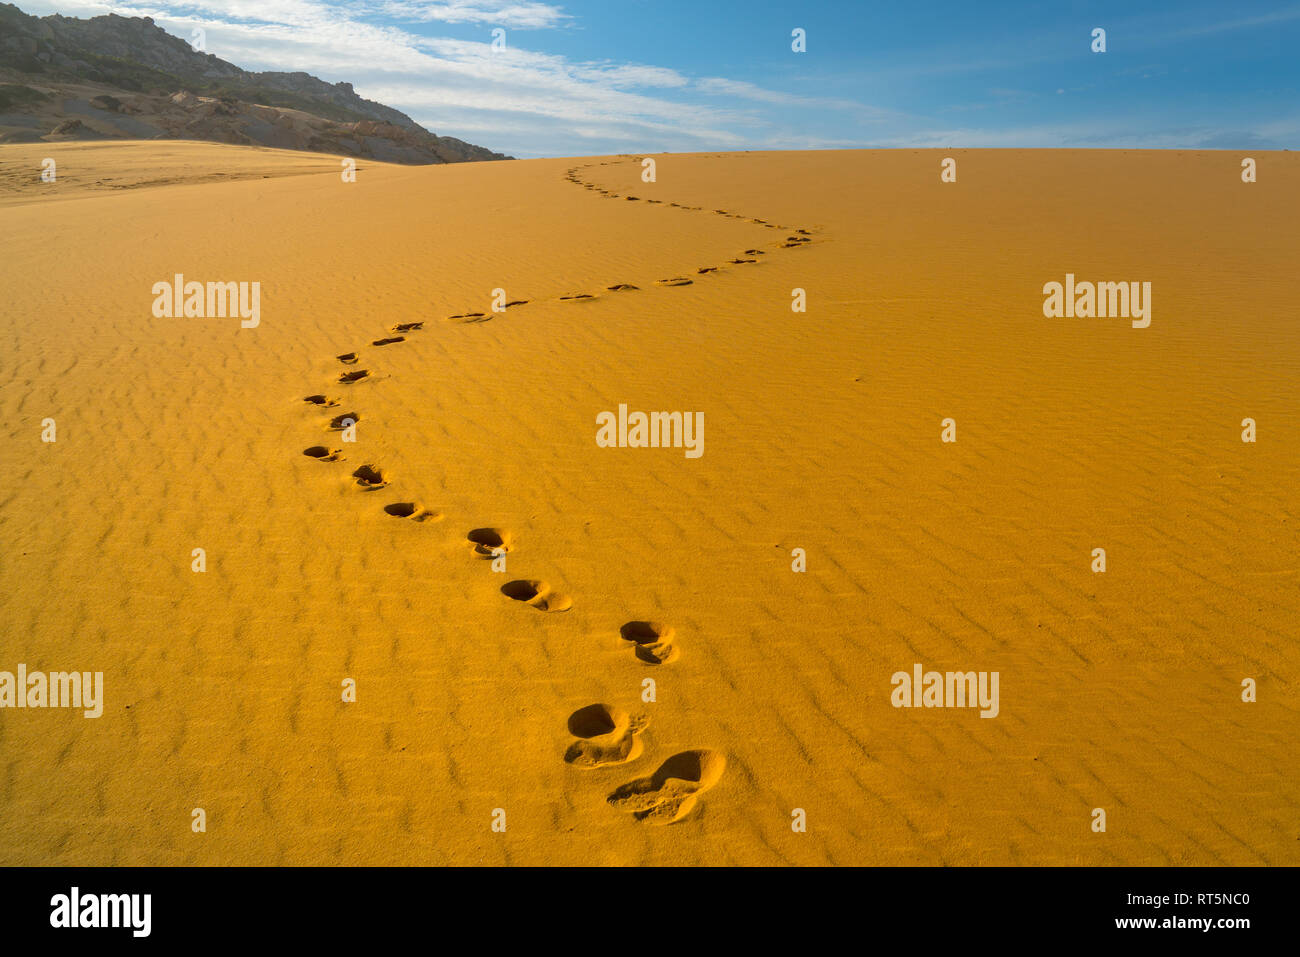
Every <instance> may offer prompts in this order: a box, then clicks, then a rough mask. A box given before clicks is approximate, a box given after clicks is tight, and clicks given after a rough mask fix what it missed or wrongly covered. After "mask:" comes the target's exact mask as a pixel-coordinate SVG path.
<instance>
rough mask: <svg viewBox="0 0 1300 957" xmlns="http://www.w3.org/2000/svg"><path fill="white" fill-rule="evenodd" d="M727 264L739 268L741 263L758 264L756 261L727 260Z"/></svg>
mask: <svg viewBox="0 0 1300 957" xmlns="http://www.w3.org/2000/svg"><path fill="white" fill-rule="evenodd" d="M727 262H729V263H731V264H732V265H734V266H739V265H741V264H742V263H756V262H758V260H757V259H728V260H727Z"/></svg>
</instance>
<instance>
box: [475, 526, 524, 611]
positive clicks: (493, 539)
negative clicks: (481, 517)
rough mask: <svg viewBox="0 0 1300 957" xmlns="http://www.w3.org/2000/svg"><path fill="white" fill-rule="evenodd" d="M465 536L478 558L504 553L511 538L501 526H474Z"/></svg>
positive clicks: (493, 556) (508, 547)
mask: <svg viewBox="0 0 1300 957" xmlns="http://www.w3.org/2000/svg"><path fill="white" fill-rule="evenodd" d="M465 538H466V539H468V540H469V543H470V545H471V546H473V550H474V554H475V555H478V556H479V557H480V558H496V557H497V556H498V555H504V554H505V553H506V552H508V551H510V544H511V541H512V540H513V538H512V536H511V534H510V533H509V532H507V531H506V530H505V529H503V528H476V529H474V530H473V531H472V532H470V533H469V534H468V535H466V536H465ZM511 597H513V596H511Z"/></svg>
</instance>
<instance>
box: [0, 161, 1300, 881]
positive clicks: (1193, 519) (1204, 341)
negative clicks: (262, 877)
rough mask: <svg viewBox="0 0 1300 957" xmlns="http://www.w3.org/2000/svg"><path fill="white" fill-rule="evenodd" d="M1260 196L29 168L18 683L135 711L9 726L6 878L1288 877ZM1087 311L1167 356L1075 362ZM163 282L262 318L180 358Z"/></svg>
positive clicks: (999, 166) (3, 232) (1291, 357)
mask: <svg viewBox="0 0 1300 957" xmlns="http://www.w3.org/2000/svg"><path fill="white" fill-rule="evenodd" d="M946 155H952V156H955V157H956V158H957V160H958V164H959V170H960V172H959V177H958V182H957V183H953V184H941V183H940V180H939V163H940V159H941V158H942V157H943V156H946ZM45 156H53V157H55V158H56V159H57V161H58V169H59V179H58V182H57V183H55V184H48V183H41V182H40V181H39V170H40V164H41V159H42V158H44V157H45ZM1257 158H1258V159H1259V161H1260V169H1261V173H1260V179H1259V182H1258V183H1256V184H1252V185H1247V184H1243V183H1242V182H1241V181H1240V178H1239V162H1240V157H1239V156H1238V155H1237V154H1231V153H1217V152H1186V153H1182V152H1143V151H1133V152H1126V151H1017V150H1001V151H955V152H945V153H940V152H936V151H922V150H915V151H844V152H815V153H754V154H748V153H741V154H719V155H666V156H658V157H655V159H656V161H657V177H656V181H655V182H653V183H646V182H643V181H642V179H641V171H642V166H641V157H639V156H636V157H632V156H628V157H591V158H576V159H566V160H537V161H526V162H512V163H493V164H463V165H448V166H439V167H431V168H409V167H394V166H385V165H382V164H366V165H363V166H362V168H361V170H360V172H359V174H358V181H357V182H356V183H354V184H346V183H343V182H342V181H341V179H340V176H339V166H338V162H337V158H335V157H326V156H312V155H304V154H297V153H288V154H281V153H276V152H274V151H268V150H251V149H242V148H236V147H225V146H211V145H202V144H176V143H152V142H151V143H133V144H111V145H100V144H95V145H86V144H67V145H59V146H52V145H51V144H36V145H33V146H9V147H4V148H3V149H0V167H2V168H3V169H4V170H5V172H6V177H5V179H6V182H7V183H8V184H9V185H8V186H7V187H6V189H5V190H4V191H3V192H2V193H0V203H2V204H3V205H4V206H5V209H4V212H3V216H2V217H0V264H2V265H0V273H2V274H3V278H4V296H3V303H4V305H3V310H2V311H0V352H2V353H3V355H4V356H5V357H6V360H7V361H6V362H5V363H4V368H3V372H2V374H0V375H2V377H0V411H2V412H3V423H4V424H3V427H2V428H3V433H4V440H3V443H0V454H2V456H3V465H4V469H3V472H4V475H5V476H6V479H7V481H6V487H5V489H4V490H3V491H0V621H3V622H4V625H5V627H4V635H5V639H4V655H3V660H0V670H13V668H15V667H16V665H17V664H18V663H19V662H24V663H26V665H27V666H28V667H29V668H31V669H33V670H35V669H42V670H47V671H52V670H62V669H77V670H89V671H102V672H103V673H104V685H105V699H106V700H105V703H104V714H103V716H102V717H101V718H98V719H86V718H83V717H82V716H81V714H80V713H79V712H76V713H74V712H71V711H66V710H58V711H56V710H37V709H27V710H5V711H3V712H0V744H2V747H3V751H4V754H5V762H4V771H3V774H0V863H5V864H38V863H53V864H109V863H112V864H146V863H155V864H308V863H367V864H388V863H401V864H416V863H428V864H478V863H485V864H507V863H510V864H544V863H557V864H578V863H583V864H589V863H599V864H635V863H660V864H676V863H708V864H775V863H798V864H815V863H836V864H857V863H863V864H866V863H872V864H904V863H922V864H954V865H961V864H1006V863H1011V864H1067V863H1085V864H1148V863H1150V864H1245V865H1253V864H1266V863H1267V864H1295V863H1300V830H1297V823H1296V822H1297V820H1298V818H1300V814H1298V812H1300V795H1298V793H1297V787H1296V769H1297V767H1300V744H1297V736H1296V734H1295V729H1296V728H1297V727H1300V722H1298V721H1297V708H1296V704H1295V690H1296V684H1295V682H1296V668H1297V664H1300V651H1297V644H1296V641H1295V635H1294V629H1295V622H1296V620H1297V617H1298V615H1297V612H1300V567H1298V564H1297V558H1296V556H1297V554H1298V553H1300V552H1298V548H1297V546H1300V533H1298V531H1297V524H1298V522H1300V510H1298V509H1297V502H1298V499H1297V497H1296V492H1295V490H1296V488H1297V487H1300V458H1297V456H1296V453H1295V449H1296V448H1297V439H1298V438H1300V435H1298V432H1300V417H1298V416H1297V413H1296V409H1297V407H1298V406H1297V402H1298V400H1300V333H1298V332H1297V329H1296V325H1295V321H1294V320H1295V317H1294V303H1295V302H1296V301H1297V300H1298V298H1300V280H1298V279H1297V278H1296V271H1295V261H1296V256H1297V253H1298V252H1300V248H1298V246H1300V244H1297V241H1296V239H1295V231H1294V225H1293V224H1294V222H1295V221H1296V218H1297V215H1298V214H1300V208H1298V207H1300V188H1297V187H1300V160H1297V159H1296V158H1295V157H1294V156H1292V155H1291V154H1285V153H1279V154H1260V155H1259V156H1258V157H1257ZM24 170H25V171H27V173H25V174H23V175H26V177H27V178H26V179H23V178H22V176H20V175H18V172H17V171H24ZM110 184H111V185H114V186H116V187H120V188H111V189H110V188H108V187H109V185H110ZM1067 272H1069V273H1072V274H1074V275H1077V276H1078V277H1079V278H1080V279H1081V280H1082V279H1085V278H1086V279H1096V280H1107V281H1108V280H1123V281H1128V280H1144V281H1150V282H1151V283H1152V289H1153V294H1152V303H1153V305H1152V321H1151V324H1150V326H1149V327H1147V328H1142V329H1138V328H1133V327H1132V326H1131V325H1130V323H1129V322H1128V321H1126V320H1116V319H1088V318H1070V319H1066V318H1059V319H1056V318H1053V319H1049V318H1045V317H1044V315H1043V311H1042V306H1043V294H1042V288H1043V285H1044V283H1046V282H1049V281H1053V280H1057V281H1059V280H1061V279H1062V277H1064V276H1065V274H1066V273H1067ZM177 273H181V274H184V275H185V276H186V277H187V278H192V279H194V280H198V281H204V282H207V281H212V282H227V281H233V282H254V281H256V282H260V283H261V287H260V288H261V311H260V322H259V323H258V324H257V326H256V327H255V328H243V327H241V322H240V319H239V318H238V317H230V318H204V319H198V318H189V319H185V318H180V319H177V318H155V317H154V315H153V314H152V313H151V304H152V303H153V302H154V293H153V291H152V289H153V286H154V284H155V283H157V282H159V281H164V282H170V281H171V280H172V277H173V276H174V275H175V274H177ZM796 289H802V290H804V291H805V294H806V297H807V311H806V312H802V313H800V312H792V310H791V303H792V290H796ZM496 290H500V291H501V292H500V293H499V294H498V293H496V292H495V291H496ZM494 300H496V301H498V302H500V303H501V304H505V303H509V306H508V308H505V309H504V311H499V312H498V311H494V310H493V308H492V307H493V303H494ZM362 373H364V374H362ZM620 406H626V408H627V409H628V410H633V411H636V410H645V411H655V410H665V411H679V412H682V413H694V412H702V413H703V422H704V423H705V427H704V431H703V442H702V449H703V451H702V454H701V455H699V456H698V457H694V458H692V457H689V456H688V455H686V454H684V452H685V449H683V448H681V447H667V448H606V447H601V446H600V445H598V444H597V441H596V436H597V419H596V417H597V415H598V414H599V413H601V412H606V411H609V412H617V410H619V408H620ZM1247 417H1249V418H1252V419H1254V420H1255V421H1256V422H1257V423H1258V429H1259V437H1258V441H1257V442H1255V443H1253V444H1247V443H1244V442H1242V441H1241V435H1240V433H1241V428H1242V427H1241V421H1242V420H1243V419H1244V418H1247ZM947 418H951V419H953V420H954V421H955V427H956V430H957V433H956V434H957V441H956V442H955V443H944V442H941V429H942V425H941V423H942V422H943V420H944V419H947ZM45 419H54V420H55V423H56V425H57V441H56V442H54V443H45V442H42V441H41V432H42V422H43V420H45ZM350 428H355V439H356V441H348V440H347V439H348V438H350V437H353V435H352V433H350V432H348V429H350ZM304 453H305V454H304ZM1098 547H1100V548H1104V549H1105V550H1106V553H1107V561H1108V567H1107V570H1106V572H1105V573H1104V574H1096V573H1094V572H1093V571H1092V570H1091V568H1090V565H1091V563H1092V561H1093V558H1092V551H1093V549H1095V548H1098ZM196 548H201V549H204V551H205V555H206V571H204V572H202V573H196V572H194V571H192V563H193V561H194V557H193V550H194V549H196ZM794 549H804V550H805V551H806V555H807V571H805V572H802V573H796V572H794V571H792V568H791V564H792V551H793V550H794ZM502 557H504V560H505V567H504V569H501V570H498V568H497V567H496V566H497V565H498V561H499V560H500V559H501V558H502ZM494 558H495V559H496V560H494ZM914 663H921V664H922V665H924V667H925V668H926V669H931V668H933V669H934V670H937V671H940V672H945V671H962V672H965V671H968V670H969V671H982V672H991V671H996V672H998V673H999V674H1000V676H1001V684H1000V688H1001V700H1000V710H999V713H998V716H997V717H996V718H994V719H991V720H988V719H982V718H980V717H979V714H978V713H977V712H976V711H974V710H971V709H946V708H939V709H926V708H897V707H894V706H892V705H891V692H892V691H893V688H892V687H891V676H892V675H893V674H894V673H896V672H899V671H905V672H910V671H911V670H912V667H913V665H914ZM648 678H649V679H653V680H654V683H655V688H656V700H655V701H653V702H647V701H644V700H643V691H644V685H643V682H644V681H645V680H646V679H648ZM1243 678H1254V679H1255V680H1256V682H1257V684H1258V699H1259V700H1258V701H1257V702H1256V703H1253V704H1247V703H1243V702H1242V701H1241V700H1240V694H1241V682H1242V679H1243ZM345 679H352V680H354V681H355V683H356V701H355V702H353V703H345V702H344V701H343V700H342V699H341V691H342V684H343V682H344V680H345ZM195 808H202V809H204V811H205V814H206V822H207V829H206V832H204V833H195V832H194V831H193V830H192V829H191V820H192V811H193V809H195ZM1094 808H1104V809H1105V810H1106V813H1107V816H1108V827H1107V831H1106V833H1104V834H1097V833H1094V832H1093V831H1092V829H1091V826H1090V825H1091V821H1092V818H1091V815H1092V811H1093V809H1094ZM497 809H501V810H504V813H505V820H506V822H507V823H506V829H505V831H504V833H502V832H498V831H494V830H493V827H492V825H493V821H494V814H495V812H496V811H497ZM796 809H801V810H802V811H803V812H804V814H805V815H806V820H807V830H806V832H799V831H796V830H793V829H792V826H791V825H792V821H793V820H795V819H796V817H797V815H796V814H795V811H796Z"/></svg>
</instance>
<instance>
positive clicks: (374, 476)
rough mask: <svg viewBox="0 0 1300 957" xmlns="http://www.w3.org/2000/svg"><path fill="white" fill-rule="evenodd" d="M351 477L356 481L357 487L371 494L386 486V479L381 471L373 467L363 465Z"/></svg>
mask: <svg viewBox="0 0 1300 957" xmlns="http://www.w3.org/2000/svg"><path fill="white" fill-rule="evenodd" d="M352 477H353V478H354V479H356V480H357V485H359V486H360V487H361V488H363V489H365V490H366V491H367V492H373V491H374V490H375V489H377V488H383V487H384V486H385V485H387V484H388V478H387V476H385V475H384V472H383V470H382V469H377V468H375V467H374V466H373V465H363V466H361V467H360V468H359V469H357V470H356V471H355V472H353V473H352Z"/></svg>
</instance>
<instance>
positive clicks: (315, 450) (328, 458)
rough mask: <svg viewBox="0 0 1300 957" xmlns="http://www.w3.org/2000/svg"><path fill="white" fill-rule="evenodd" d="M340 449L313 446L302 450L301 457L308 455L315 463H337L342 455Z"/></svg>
mask: <svg viewBox="0 0 1300 957" xmlns="http://www.w3.org/2000/svg"><path fill="white" fill-rule="evenodd" d="M342 452H343V450H342V449H331V448H327V447H326V446H324V445H313V446H312V447H311V448H309V449H303V453H302V454H303V455H310V456H311V457H312V458H314V459H315V460H316V461H317V462H337V461H339V460H340V459H341V458H342V457H343V455H342Z"/></svg>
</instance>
